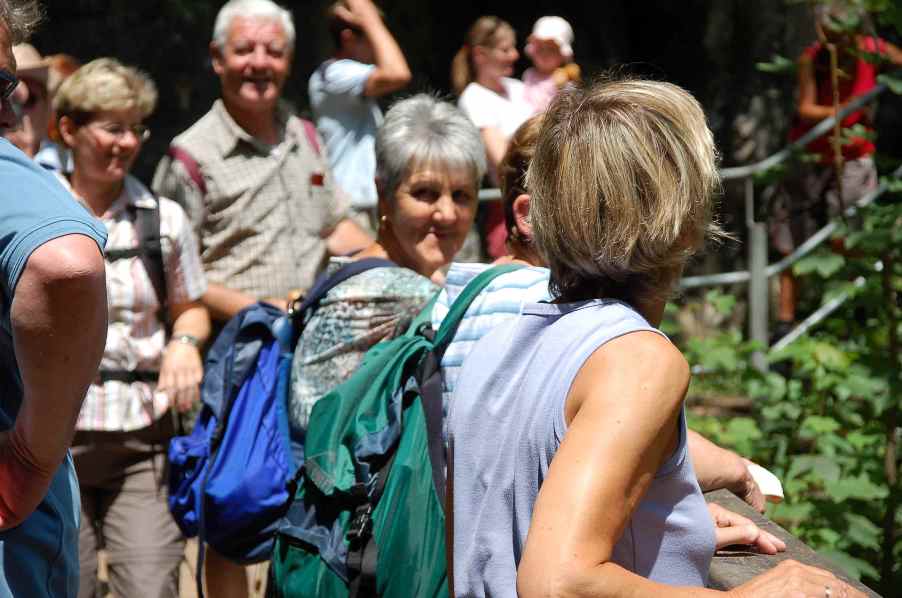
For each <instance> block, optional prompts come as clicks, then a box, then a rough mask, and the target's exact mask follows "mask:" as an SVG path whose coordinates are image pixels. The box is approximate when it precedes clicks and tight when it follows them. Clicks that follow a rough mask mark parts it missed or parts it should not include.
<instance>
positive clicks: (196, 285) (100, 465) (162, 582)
mask: <svg viewBox="0 0 902 598" xmlns="http://www.w3.org/2000/svg"><path fill="white" fill-rule="evenodd" d="M156 100H157V90H156V87H155V86H154V84H153V82H152V81H151V80H150V79H149V78H148V77H147V75H145V74H144V73H142V72H140V71H138V70H137V69H134V68H131V67H128V66H124V65H122V64H120V63H119V62H118V61H116V60H114V59H112V58H100V59H98V60H94V61H92V62H90V63H88V64H86V65H84V66H83V67H81V68H80V69H78V70H77V71H76V72H75V73H74V74H73V75H72V76H71V77H69V78H68V79H66V80H65V81H64V82H63V83H62V84H61V85H60V88H59V90H58V91H57V93H56V96H55V97H54V108H55V109H56V113H57V115H58V118H59V121H58V127H59V133H60V137H61V139H62V140H63V142H64V143H65V144H66V146H67V147H68V148H69V149H70V150H71V152H72V160H73V164H74V170H73V171H72V173H71V174H60V175H59V177H60V180H61V181H62V182H63V184H64V185H65V186H67V187H68V188H69V190H70V191H71V192H72V194H73V195H74V196H75V197H76V198H77V199H78V200H79V201H81V202H82V203H83V204H84V205H85V206H86V207H87V208H88V209H89V210H90V211H91V213H92V214H93V215H94V216H95V217H97V218H98V219H99V220H101V221H102V222H103V224H104V226H105V227H106V229H107V233H108V242H107V246H106V252H105V254H106V255H105V258H106V262H107V264H106V281H107V289H108V297H107V302H108V309H109V328H108V332H107V341H106V348H105V350H104V354H103V359H102V361H101V364H100V371H99V372H98V374H97V379H96V380H95V381H94V383H93V384H91V387H90V388H89V389H88V394H87V396H86V397H85V402H84V405H83V407H82V410H81V413H80V415H79V418H78V423H77V426H76V434H75V439H74V441H73V445H72V456H73V458H74V460H75V467H76V471H77V473H78V479H79V485H80V487H81V521H82V524H81V531H80V537H79V553H80V554H79V557H80V558H79V560H80V562H81V575H80V582H79V593H78V595H79V596H81V597H83V598H89V597H93V596H94V595H95V593H96V589H97V551H98V550H99V549H100V547H101V546H103V547H105V548H106V551H107V555H108V558H107V563H108V569H109V582H110V589H111V590H112V592H113V594H114V595H116V596H153V597H154V598H163V597H167V596H168V597H172V598H175V597H176V596H178V569H179V564H180V563H181V560H182V556H183V554H184V539H183V537H182V534H181V532H180V531H179V529H178V527H177V526H176V524H175V521H174V520H173V519H172V517H171V516H170V515H169V510H168V508H167V504H166V491H165V486H164V481H165V480H164V478H163V476H164V472H165V461H166V446H167V445H168V442H169V438H170V437H171V436H172V434H173V432H174V426H173V417H174V415H173V414H174V413H175V412H180V411H185V410H187V409H190V408H191V406H192V405H193V403H194V402H195V401H197V399H198V396H199V394H198V393H199V384H200V380H201V375H202V368H203V366H202V362H201V356H200V347H201V345H202V344H203V343H204V342H205V341H206V339H207V336H208V335H209V332H210V321H209V317H208V315H207V311H206V309H205V308H204V307H203V305H202V304H201V303H200V298H201V296H202V295H203V293H204V291H205V290H206V288H207V283H206V279H205V277H204V272H203V268H202V267H201V263H200V255H199V254H198V248H197V242H196V241H195V239H194V234H193V232H192V230H191V226H190V223H189V222H188V218H187V217H186V215H185V212H184V211H183V210H182V208H181V207H179V206H178V205H177V204H176V203H174V202H172V201H170V200H168V199H165V198H158V197H155V196H154V195H153V193H151V192H150V191H149V190H148V189H147V187H145V186H144V185H143V184H141V183H140V182H139V181H138V180H137V179H136V178H134V177H132V176H131V175H129V170H130V169H131V167H132V165H133V164H134V162H135V159H136V158H137V157H138V153H139V152H140V151H141V146H142V144H143V143H144V141H145V140H146V139H147V136H148V134H149V131H148V129H147V127H146V126H145V125H144V119H145V118H147V116H148V115H150V113H151V112H152V111H153V109H154V106H155V104H156ZM157 235H158V239H156V240H154V239H153V238H152V237H156V236H157Z"/></svg>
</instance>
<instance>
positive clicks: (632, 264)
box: [526, 80, 720, 303]
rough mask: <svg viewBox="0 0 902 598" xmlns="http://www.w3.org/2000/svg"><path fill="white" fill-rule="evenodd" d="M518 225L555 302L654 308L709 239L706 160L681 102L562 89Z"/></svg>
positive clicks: (657, 85)
mask: <svg viewBox="0 0 902 598" xmlns="http://www.w3.org/2000/svg"><path fill="white" fill-rule="evenodd" d="M526 186H527V188H528V189H529V191H530V193H531V195H530V198H531V201H530V223H531V225H532V229H533V237H534V241H535V243H536V248H537V250H538V252H539V253H540V254H541V255H542V257H543V258H544V259H545V261H546V263H547V264H548V266H549V268H550V269H551V288H552V291H553V292H554V293H555V295H557V296H559V297H560V298H561V299H562V300H565V301H578V300H582V299H589V298H595V297H611V298H616V299H621V300H624V301H627V302H630V303H634V302H636V301H644V300H647V299H652V298H664V297H666V296H668V295H669V294H670V293H671V292H672V287H673V285H674V283H676V281H677V279H678V277H679V274H680V273H681V272H682V268H683V266H685V263H686V261H687V260H688V259H689V257H690V256H691V255H693V254H694V253H695V252H696V251H698V250H699V249H700V248H701V246H702V245H703V243H704V240H705V236H706V234H711V233H713V234H715V235H719V234H720V229H719V227H717V225H716V224H714V223H713V222H712V220H711V213H712V211H713V204H714V197H715V194H716V191H717V190H718V189H719V186H720V177H719V174H718V171H717V152H716V150H715V148H714V140H713V136H712V134H711V131H710V129H709V128H708V126H707V124H706V122H705V114H704V112H703V111H702V107H701V106H700V105H699V103H698V102H697V101H696V100H695V98H693V97H692V95H691V94H689V92H687V91H685V90H683V89H681V88H680V87H677V86H676V85H672V84H670V83H661V82H655V81H642V80H619V81H614V80H607V81H600V82H598V83H596V84H595V85H593V86H591V87H588V88H569V89H565V90H563V91H562V92H561V93H560V94H559V95H558V97H557V98H556V99H555V100H554V101H553V102H552V105H551V106H550V108H549V110H548V112H547V113H546V115H545V118H544V122H543V123H542V129H541V131H540V133H539V139H538V143H537V145H536V152H535V156H534V158H533V160H532V163H531V164H530V166H529V170H528V172H527V175H526Z"/></svg>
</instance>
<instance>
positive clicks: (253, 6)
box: [213, 0, 294, 48]
mask: <svg viewBox="0 0 902 598" xmlns="http://www.w3.org/2000/svg"><path fill="white" fill-rule="evenodd" d="M235 17H244V18H246V19H268V20H273V21H276V22H277V23H279V24H280V25H281V26H282V30H283V31H284V32H285V41H286V42H288V46H289V47H290V48H294V19H292V17H291V11H289V10H288V9H285V8H282V7H281V6H279V5H278V4H276V3H275V2H272V0H229V2H226V3H225V4H224V5H223V7H222V8H220V9H219V13H218V14H217V15H216V21H215V22H214V24H213V43H215V44H216V45H217V46H218V47H220V48H221V47H223V46H224V45H225V43H226V42H227V41H228V39H229V28H230V27H231V26H232V21H233V20H234V19H235Z"/></svg>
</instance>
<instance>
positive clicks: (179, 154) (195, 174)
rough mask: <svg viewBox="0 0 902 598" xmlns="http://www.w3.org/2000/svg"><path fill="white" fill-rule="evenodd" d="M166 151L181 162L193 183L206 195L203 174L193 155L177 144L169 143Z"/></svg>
mask: <svg viewBox="0 0 902 598" xmlns="http://www.w3.org/2000/svg"><path fill="white" fill-rule="evenodd" d="M166 153H167V154H168V155H169V157H170V158H172V159H173V160H175V161H176V162H179V163H181V165H182V166H184V167H185V171H186V172H187V173H188V176H189V177H191V180H192V181H194V184H195V185H197V188H198V189H200V192H201V193H202V194H204V195H206V194H207V183H206V182H205V181H204V175H202V174H201V172H200V166H199V165H198V164H197V160H195V159H194V156H192V155H191V154H189V153H188V152H187V151H185V150H184V149H182V148H180V147H179V146H177V145H170V146H169V151H168V152H166Z"/></svg>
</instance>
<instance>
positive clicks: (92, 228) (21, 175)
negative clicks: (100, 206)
mask: <svg viewBox="0 0 902 598" xmlns="http://www.w3.org/2000/svg"><path fill="white" fill-rule="evenodd" d="M72 234H80V235H85V236H87V237H90V238H91V239H94V241H95V242H96V243H97V245H98V247H99V248H100V249H101V250H102V249H103V246H104V245H105V243H106V229H105V228H104V226H103V223H102V222H100V221H99V220H97V219H96V218H94V217H93V216H91V214H89V213H88V211H87V209H86V208H85V207H84V206H82V205H81V204H79V203H78V202H77V201H76V200H75V199H74V198H73V197H72V196H71V195H70V194H69V193H68V192H67V191H66V190H65V189H64V188H63V186H62V185H61V184H60V182H59V181H57V180H56V179H55V178H54V176H53V175H52V174H50V173H48V172H46V171H45V170H44V169H42V168H40V167H38V166H37V165H35V164H34V163H33V162H32V161H31V160H29V159H28V158H27V157H26V156H25V155H24V154H22V153H21V152H19V151H18V150H17V149H15V148H13V147H12V145H10V144H9V143H8V142H6V141H5V140H3V141H0V283H2V286H3V294H4V296H5V297H7V298H9V297H12V294H13V292H14V291H15V288H16V284H17V283H18V281H19V277H20V276H21V275H22V270H23V269H24V268H25V264H26V262H27V261H28V258H29V257H30V256H31V254H32V253H33V252H34V251H35V249H37V248H38V247H40V246H41V245H43V244H44V243H47V242H48V241H51V240H53V239H56V238H57V237H62V236H65V235H72ZM6 303H7V304H8V303H9V302H6Z"/></svg>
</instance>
